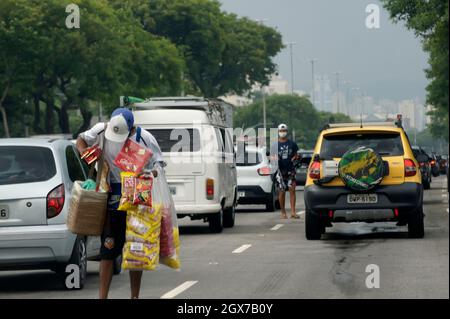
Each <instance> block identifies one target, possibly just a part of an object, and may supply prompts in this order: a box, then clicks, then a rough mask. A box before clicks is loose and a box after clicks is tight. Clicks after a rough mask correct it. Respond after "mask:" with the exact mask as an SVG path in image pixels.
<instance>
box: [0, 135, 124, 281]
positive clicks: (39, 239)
mask: <svg viewBox="0 0 450 319" xmlns="http://www.w3.org/2000/svg"><path fill="white" fill-rule="evenodd" d="M87 173H88V171H87V167H86V166H85V165H84V164H83V162H82V161H81V160H80V158H79V155H78V152H77V151H76V149H75V147H74V145H73V144H72V143H71V142H70V141H66V140H52V139H42V138H41V139H0V270H18V269H51V270H53V271H55V272H56V273H57V274H59V275H61V278H62V279H65V275H66V266H67V265H68V264H75V265H78V267H79V270H80V271H79V282H80V288H82V287H83V285H84V283H85V281H86V277H87V276H86V275H87V260H88V259H91V260H96V259H98V257H99V251H100V245H101V242H100V238H99V237H88V238H86V237H81V236H77V235H74V234H72V233H71V232H70V231H69V230H68V229H67V226H66V218H67V212H68V208H69V205H70V200H71V191H72V187H73V182H74V181H75V180H85V179H86V177H87ZM119 272H120V262H119V261H118V262H117V263H116V267H115V273H119Z"/></svg>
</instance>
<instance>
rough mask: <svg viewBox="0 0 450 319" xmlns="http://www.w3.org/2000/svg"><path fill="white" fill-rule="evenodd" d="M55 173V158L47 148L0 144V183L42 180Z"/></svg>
mask: <svg viewBox="0 0 450 319" xmlns="http://www.w3.org/2000/svg"><path fill="white" fill-rule="evenodd" d="M55 175H56V165H55V159H54V158H53V153H52V151H51V150H50V149H49V148H46V147H34V146H0V185H10V184H23V183H35V182H44V181H47V180H49V179H50V178H52V177H53V176H55Z"/></svg>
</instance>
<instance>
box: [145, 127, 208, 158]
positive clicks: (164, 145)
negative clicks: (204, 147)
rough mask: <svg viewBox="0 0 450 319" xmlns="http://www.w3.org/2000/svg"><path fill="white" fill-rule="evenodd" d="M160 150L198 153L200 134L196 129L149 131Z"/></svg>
mask: <svg viewBox="0 0 450 319" xmlns="http://www.w3.org/2000/svg"><path fill="white" fill-rule="evenodd" d="M148 131H149V132H150V133H151V134H153V136H154V137H155V139H156V141H157V142H158V144H159V147H160V148H161V152H178V153H184V152H198V151H200V132H199V130H198V129H150V130H148Z"/></svg>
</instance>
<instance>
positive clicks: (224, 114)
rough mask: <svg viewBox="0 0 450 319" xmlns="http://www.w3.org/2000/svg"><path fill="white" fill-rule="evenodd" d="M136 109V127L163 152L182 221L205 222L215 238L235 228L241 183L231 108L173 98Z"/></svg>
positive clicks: (217, 102) (214, 102)
mask: <svg viewBox="0 0 450 319" xmlns="http://www.w3.org/2000/svg"><path fill="white" fill-rule="evenodd" d="M132 107H133V109H134V110H135V111H134V112H133V113H134V119H135V125H136V126H139V127H141V128H143V129H145V130H147V131H149V132H150V133H152V134H153V136H154V137H155V139H156V140H157V142H158V144H159V146H160V148H161V152H162V154H163V158H164V161H165V162H166V164H167V166H166V167H165V173H166V176H167V182H168V183H169V187H170V190H171V193H172V196H173V200H174V203H175V209H176V211H177V215H178V217H179V218H184V217H190V218H191V219H192V220H202V219H203V220H204V221H207V222H208V223H209V228H210V230H211V231H212V232H213V233H220V232H222V230H223V227H233V226H234V222H235V206H236V202H237V180H236V164H235V155H234V148H233V136H232V131H230V128H232V127H233V123H232V117H233V108H232V106H231V105H229V104H226V103H224V102H222V101H221V100H209V99H204V98H195V97H186V98H182V97H174V98H151V99H148V100H146V101H145V102H142V103H136V104H134V105H132ZM231 130H232V129H231Z"/></svg>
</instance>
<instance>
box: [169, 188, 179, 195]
mask: <svg viewBox="0 0 450 319" xmlns="http://www.w3.org/2000/svg"><path fill="white" fill-rule="evenodd" d="M169 190H170V194H171V195H176V194H177V188H176V187H174V186H170V187H169Z"/></svg>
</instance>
